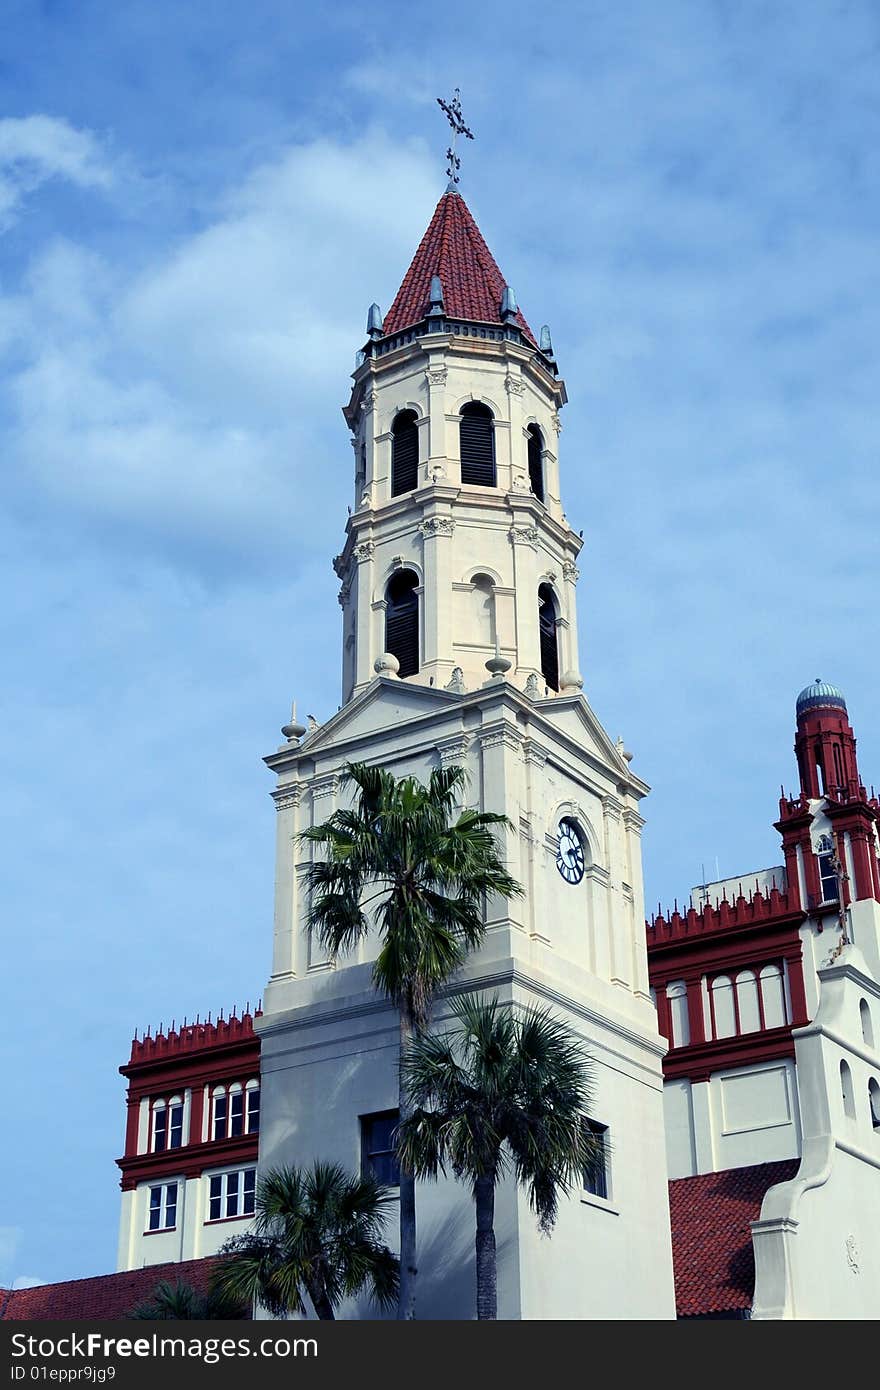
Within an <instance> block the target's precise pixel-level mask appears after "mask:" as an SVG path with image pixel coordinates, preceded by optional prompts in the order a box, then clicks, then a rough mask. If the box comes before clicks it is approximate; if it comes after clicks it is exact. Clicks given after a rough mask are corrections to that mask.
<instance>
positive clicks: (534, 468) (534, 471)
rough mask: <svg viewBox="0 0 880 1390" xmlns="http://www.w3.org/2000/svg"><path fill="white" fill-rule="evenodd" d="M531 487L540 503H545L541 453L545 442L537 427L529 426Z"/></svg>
mask: <svg viewBox="0 0 880 1390" xmlns="http://www.w3.org/2000/svg"><path fill="white" fill-rule="evenodd" d="M528 435H529V443H528V450H529V487H530V488H531V489H532V492H533V493H534V494H535V496H536V497H537V499H538V501H539V502H543V501H544V461H543V459H542V458H541V453H542V451H543V448H544V440H543V438H542V437H541V431H540V430H539V429H538V426H537V425H529V429H528Z"/></svg>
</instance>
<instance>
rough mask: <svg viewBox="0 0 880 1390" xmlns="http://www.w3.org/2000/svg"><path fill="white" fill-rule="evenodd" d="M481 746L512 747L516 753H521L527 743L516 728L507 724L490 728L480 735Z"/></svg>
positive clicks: (483, 747)
mask: <svg viewBox="0 0 880 1390" xmlns="http://www.w3.org/2000/svg"><path fill="white" fill-rule="evenodd" d="M478 737H479V742H480V748H482V749H483V750H485V749H487V748H510V749H511V750H512V751H513V752H514V753H520V752H522V749H523V744H524V743H525V738H524V736H523V735H522V734H520V733H518V732H517V731H516V729H512V728H510V726H509V725H507V724H505V725H503V726H502V727H501V728H496V729H488V730H487V731H486V733H484V734H480V735H478Z"/></svg>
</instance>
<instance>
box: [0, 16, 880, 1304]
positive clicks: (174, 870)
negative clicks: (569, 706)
mask: <svg viewBox="0 0 880 1390" xmlns="http://www.w3.org/2000/svg"><path fill="white" fill-rule="evenodd" d="M878 45H880V13H878V11H877V7H876V6H875V5H873V4H871V3H870V0H864V2H863V0H851V3H831V0H814V3H812V4H810V5H802V4H787V3H784V0H774V3H757V2H756V0H737V3H735V4H734V3H726V2H725V0H720V2H718V3H710V0H699V3H687V0H667V3H665V4H663V5H658V4H656V3H653V0H643V2H641V0H617V3H583V4H560V3H554V2H553V0H547V2H545V3H544V4H542V5H541V6H535V5H533V4H510V3H508V2H506V3H504V4H503V5H502V4H500V3H486V4H483V5H481V6H474V5H472V4H469V5H465V4H461V3H459V0H447V3H446V4H445V5H444V6H443V7H442V9H440V10H438V9H436V8H434V9H430V10H429V9H428V8H426V7H422V8H421V9H419V8H417V7H414V6H412V5H411V4H407V5H403V4H395V3H388V0H379V2H378V3H377V4H375V5H372V6H370V7H365V6H361V5H354V4H351V3H348V0H341V3H337V4H334V5H333V6H320V7H307V6H305V5H303V4H297V3H290V2H289V0H288V3H281V0H275V2H274V3H273V0H249V4H248V5H247V6H244V7H243V6H241V5H239V4H233V3H231V0H215V2H214V3H212V4H211V5H210V6H201V5H200V6H190V7H186V6H180V5H177V4H175V5H172V4H170V3H168V0H149V3H141V0H126V3H125V4H124V5H114V4H111V3H108V0H92V2H91V3H90V0H43V3H35V0H6V3H5V5H4V6H3V14H2V17H0V53H2V55H3V58H2V63H0V84H2V95H3V103H2V109H0V367H2V372H0V449H2V460H3V467H2V469H0V489H2V492H0V563H2V567H3V576H2V583H3V595H4V601H3V603H2V606H0V615H2V616H0V621H2V625H3V647H2V649H3V651H4V654H5V657H6V660H5V662H4V666H5V673H4V679H3V682H2V696H3V710H2V719H0V759H2V769H3V781H4V796H3V798H2V802H0V819H2V846H3V861H4V862H3V883H4V889H3V907H4V913H3V916H4V928H5V934H4V947H5V951H4V956H5V960H4V966H5V968H4V970H3V977H2V980H0V1006H2V1016H3V1018H4V1028H3V1037H2V1043H0V1046H2V1058H0V1061H2V1074H3V1076H4V1078H5V1092H6V1108H7V1117H8V1125H7V1130H6V1132H7V1136H8V1139H7V1143H6V1144H5V1145H4V1147H3V1153H2V1155H0V1165H2V1169H3V1171H2V1174H0V1177H2V1180H0V1193H2V1194H3V1196H2V1199H0V1284H3V1283H7V1282H10V1281H13V1280H19V1281H25V1282H27V1281H30V1280H37V1279H40V1280H49V1279H53V1280H54V1279H63V1278H73V1277H77V1276H80V1275H85V1274H92V1273H100V1272H106V1271H108V1270H110V1269H112V1268H113V1267H114V1262H115V1248H116V1222H117V1215H118V1186H117V1170H116V1168H115V1166H114V1162H113V1160H114V1159H115V1158H116V1157H117V1155H118V1154H119V1152H120V1150H121V1147H122V1135H123V1120H124V1115H123V1109H124V1106H123V1096H124V1087H123V1084H122V1081H121V1078H120V1077H119V1076H118V1075H117V1072H116V1068H117V1066H118V1064H119V1063H120V1062H122V1061H124V1059H125V1057H126V1056H127V1051H128V1046H129V1041H130V1038H131V1034H132V1032H133V1030H134V1029H135V1028H138V1029H140V1028H142V1027H143V1026H145V1025H146V1024H148V1023H150V1024H153V1025H155V1024H157V1023H158V1022H159V1021H160V1020H164V1021H165V1022H166V1023H167V1022H169V1021H170V1019H171V1018H172V1017H176V1018H178V1019H179V1018H180V1017H181V1015H182V1014H184V1013H186V1014H189V1015H192V1014H194V1013H195V1012H196V1011H197V1010H201V1011H202V1013H204V1012H206V1011H207V1010H208V1009H211V1010H214V1011H216V1010H217V1009H218V1008H219V1007H221V1006H222V1007H224V1008H228V1007H229V1006H230V1005H232V1004H233V1003H238V1004H242V1003H244V1001H245V999H246V998H247V997H248V996H249V997H250V998H251V999H253V998H254V997H255V996H256V995H258V994H259V993H260V990H261V988H262V984H263V982H264V980H265V978H266V976H267V973H268V965H269V946H270V923H271V893H272V873H273V864H272V853H273V835H274V825H273V817H274V812H273V810H272V806H271V802H270V801H269V797H268V792H269V789H270V786H271V779H270V777H269V774H268V773H267V771H266V769H265V768H264V767H263V766H262V764H261V761H260V758H261V755H262V754H264V753H266V752H269V751H271V750H272V749H273V748H274V747H275V746H276V744H277V743H278V740H279V734H278V729H279V726H280V725H281V724H282V723H283V722H284V720H285V718H286V715H287V712H288V708H289V701H290V699H291V698H292V697H293V696H296V697H297V698H298V700H299V701H300V709H301V710H303V711H305V710H308V711H310V712H314V713H315V714H316V716H317V717H318V718H319V719H322V718H324V717H326V715H327V714H328V713H331V712H332V711H333V710H334V709H335V708H336V705H337V703H338V699H339V664H340V663H339V609H338V607H337V604H336V589H337V587H338V586H337V584H336V582H335V580H334V576H333V574H332V571H331V568H330V557H331V556H332V555H333V554H334V553H336V551H337V550H338V549H339V545H340V541H341V537H342V528H343V524H344V519H345V507H346V504H347V502H348V501H349V497H350V481H351V479H350V468H351V450H350V446H349V443H348V435H347V431H346V429H345V426H344V422H343V420H342V416H341V414H340V410H339V407H340V404H341V403H342V401H343V400H345V399H346V397H347V394H348V387H349V380H348V377H349V373H350V371H351V369H352V366H353V358H354V352H355V349H356V348H357V347H358V346H359V345H360V342H361V340H362V338H363V329H364V320H365V314H366V309H367V306H368V305H369V304H370V302H371V301H372V300H374V299H375V300H378V302H379V303H380V304H381V305H382V307H383V308H387V307H388V305H389V304H390V301H391V298H392V296H393V294H394V291H395V290H396V288H397V284H398V282H399V280H400V278H401V277H402V274H403V272H404V270H405V268H406V265H407V264H408V261H409V258H410V256H411V254H412V252H413V250H414V249H415V246H416V243H417V241H418V239H419V237H420V236H421V233H422V231H423V230H424V227H425V226H426V224H427V222H428V219H429V217H430V215H431V212H432V209H433V207H434V204H435V202H436V199H437V198H438V197H439V195H440V193H441V192H442V190H443V186H444V178H443V164H444V161H443V151H444V148H445V143H446V128H445V126H444V124H443V122H442V118H441V117H440V114H439V112H438V110H437V107H436V104H435V101H434V98H435V96H436V95H438V94H442V95H445V96H448V95H449V93H450V92H451V90H452V88H453V87H454V86H455V85H456V84H457V85H459V86H460V87H461V89H462V94H463V101H464V105H465V113H466V117H467V119H468V120H469V122H470V124H471V125H472V127H473V128H474V130H475V131H476V132H477V136H478V139H477V141H476V142H475V143H474V144H473V145H470V144H469V145H468V146H467V148H466V150H465V152H464V154H465V164H464V169H463V184H462V188H463V191H464V193H465V195H466V197H467V199H468V202H469V205H470V207H471V209H472V211H473V212H474V214H475V216H476V218H477V220H478V222H479V223H480V226H481V229H482V230H483V232H484V234H485V236H486V238H487V240H488V242H489V244H490V246H491V247H492V249H493V251H494V253H495V255H496V257H497V259H498V260H499V262H500V264H501V266H502V269H503V270H504V272H505V274H506V276H507V278H508V280H509V281H510V282H511V283H512V284H513V285H514V287H515V289H516V293H517V297H518V299H519V302H520V304H521V305H522V307H523V309H524V311H525V313H526V315H527V316H528V318H529V319H530V320H531V322H532V323H537V324H541V323H544V322H547V323H549V324H550V325H551V326H552V329H553V335H554V344H555V347H556V351H557V356H558V358H559V361H560V364H561V367H562V370H563V373H564V375H565V378H566V381H567V385H568V391H569V397H570V404H569V405H568V407H567V408H566V410H565V412H564V416H563V434H562V437H561V451H562V452H561V463H562V469H563V479H564V483H563V487H564V497H565V502H566V509H567V512H568V516H569V518H570V520H571V522H572V524H573V525H574V526H575V527H576V528H580V527H581V526H583V528H584V532H585V537H586V544H585V549H584V552H583V558H582V562H581V570H582V579H581V582H580V586H579V611H580V622H581V669H582V671H583V674H584V678H585V690H586V694H587V696H588V698H589V699H590V701H591V703H592V704H593V707H594V708H595V710H596V712H597V713H598V715H599V717H600V718H601V719H602V720H603V722H604V723H605V725H606V727H607V728H608V730H609V733H610V734H611V735H612V737H616V736H617V735H618V734H622V735H623V737H624V738H625V740H626V742H627V744H628V746H629V747H630V748H632V749H633V751H634V753H635V762H634V768H635V769H636V770H637V771H638V772H639V773H640V774H641V775H642V776H644V777H645V778H646V779H647V780H648V781H649V782H650V783H651V784H652V786H653V788H654V790H653V792H652V794H651V797H650V798H649V800H648V802H647V803H646V807H645V810H646V815H647V817H648V826H647V828H646V831H645V839H644V847H645V870H646V881H647V893H648V898H649V901H654V902H656V901H657V900H658V899H660V900H662V901H663V902H670V901H671V899H672V898H673V896H674V895H676V894H678V896H679V898H681V897H683V896H685V895H686V893H687V891H688V890H689V888H690V887H691V886H692V885H693V884H694V883H696V882H697V881H698V879H699V878H700V872H701V870H700V866H701V863H705V864H706V866H707V870H708V871H709V872H710V874H712V875H714V867H715V860H716V856H717V860H718V866H719V869H720V872H721V873H722V874H734V873H738V872H740V871H747V870H749V869H751V868H757V867H759V866H762V865H765V864H769V863H774V862H777V860H778V847H777V837H776V835H775V832H774V831H773V830H772V827H771V822H772V820H773V818H774V815H775V812H776V799H777V798H778V794H779V784H780V782H782V781H785V782H786V784H787V785H789V786H790V785H791V784H792V782H793V779H794V764H793V756H792V752H791V745H792V737H793V728H794V698H795V695H796V694H797V691H798V690H799V689H800V687H801V686H802V685H804V684H806V683H807V682H808V681H809V680H811V679H812V678H813V677H814V676H816V675H817V674H818V675H821V676H823V677H824V678H825V679H829V680H833V681H835V682H836V683H838V684H840V685H841V686H842V688H843V689H844V691H845V692H846V694H847V696H848V699H849V707H850V714H851V717H852V720H853V723H854V725H855V728H856V733H857V735H858V737H859V755H860V762H861V768H862V772H863V775H864V776H865V777H866V779H867V780H869V781H870V780H871V778H872V777H875V778H877V780H878V782H880V731H878V727H877V724H876V722H875V720H874V717H873V716H874V694H875V691H876V689H877V684H878V657H877V642H876V623H875V614H876V605H877V573H878V547H877V539H876V538H877V534H878V509H880V506H878V504H880V485H878V481H877V465H878V446H877V438H878V435H877V397H878V390H877V386H878V365H880V364H878V358H880V349H878V341H880V335H878V331H877V328H878V308H880V261H878V257H877V249H876V226H877V217H878V210H880V207H878V204H880V199H878V162H880V153H878V151H880V129H878V127H880V77H878V73H880V66H878ZM9 1138H11V1140H12V1142H9Z"/></svg>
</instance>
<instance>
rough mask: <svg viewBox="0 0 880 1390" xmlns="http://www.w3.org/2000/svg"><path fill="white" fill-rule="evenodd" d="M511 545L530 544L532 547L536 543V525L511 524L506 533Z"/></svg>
mask: <svg viewBox="0 0 880 1390" xmlns="http://www.w3.org/2000/svg"><path fill="white" fill-rule="evenodd" d="M507 537H508V540H509V541H510V544H511V545H530V546H532V547H533V548H534V547H536V546H537V544H538V528H537V526H511V528H510V530H509V531H508V533H507Z"/></svg>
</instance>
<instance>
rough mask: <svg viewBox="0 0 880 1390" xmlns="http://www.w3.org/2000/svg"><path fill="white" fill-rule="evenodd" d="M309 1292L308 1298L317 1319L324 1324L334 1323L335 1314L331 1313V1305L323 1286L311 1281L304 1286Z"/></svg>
mask: <svg viewBox="0 0 880 1390" xmlns="http://www.w3.org/2000/svg"><path fill="white" fill-rule="evenodd" d="M306 1288H307V1289H308V1291H309V1298H310V1299H311V1300H312V1307H313V1308H314V1310H315V1312H316V1313H317V1315H318V1317H319V1318H320V1319H321V1320H322V1321H324V1322H335V1321H336V1314H335V1313H334V1311H333V1304H332V1303H331V1302H330V1300H329V1298H328V1297H327V1293H326V1290H325V1289H324V1286H323V1285H322V1284H320V1283H318V1282H317V1281H312V1282H310V1283H308V1284H307V1285H306Z"/></svg>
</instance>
